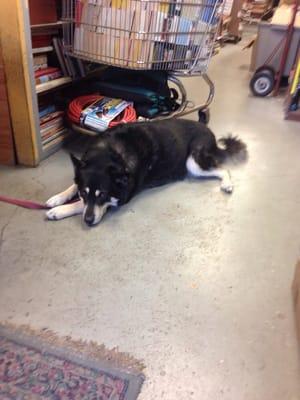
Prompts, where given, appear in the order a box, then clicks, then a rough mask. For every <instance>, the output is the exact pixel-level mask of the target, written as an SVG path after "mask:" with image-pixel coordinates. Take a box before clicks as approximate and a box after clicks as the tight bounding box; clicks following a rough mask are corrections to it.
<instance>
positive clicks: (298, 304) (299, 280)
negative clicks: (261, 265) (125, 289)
mask: <svg viewBox="0 0 300 400" xmlns="http://www.w3.org/2000/svg"><path fill="white" fill-rule="evenodd" d="M292 297H293V304H294V312H295V321H296V328H297V334H298V339H299V340H300V260H298V262H297V264H296V268H295V275H294V280H293V284H292Z"/></svg>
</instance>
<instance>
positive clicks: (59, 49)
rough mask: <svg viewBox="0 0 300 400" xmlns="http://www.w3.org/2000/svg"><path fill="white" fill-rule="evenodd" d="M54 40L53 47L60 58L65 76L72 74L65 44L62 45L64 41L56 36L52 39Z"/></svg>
mask: <svg viewBox="0 0 300 400" xmlns="http://www.w3.org/2000/svg"><path fill="white" fill-rule="evenodd" d="M52 41H53V47H54V50H55V54H56V57H57V59H58V62H59V65H60V69H61V70H62V73H63V75H64V76H68V75H70V70H69V69H68V66H67V63H66V57H65V54H64V50H63V46H62V41H61V39H60V38H58V37H54V38H53V39H52Z"/></svg>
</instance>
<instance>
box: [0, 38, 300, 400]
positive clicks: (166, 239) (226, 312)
mask: <svg viewBox="0 0 300 400" xmlns="http://www.w3.org/2000/svg"><path fill="white" fill-rule="evenodd" d="M248 64H249V53H248V52H247V51H242V44H239V45H237V46H234V45H227V46H226V48H224V49H223V50H222V52H221V54H220V55H219V56H217V57H215V58H214V60H213V62H212V64H211V67H210V74H211V77H212V78H213V80H214V81H215V83H216V97H215V101H214V103H213V105H212V107H211V113H212V121H211V127H212V128H213V130H214V131H215V132H216V133H217V135H223V134H226V133H228V132H232V133H234V134H239V135H240V136H241V137H242V138H243V139H244V140H245V141H246V142H247V144H248V146H249V152H250V160H249V162H248V163H247V164H246V165H245V166H242V167H238V168H235V169H234V170H233V171H232V175H233V179H234V181H235V192H234V193H233V195H232V196H226V195H224V194H222V193H221V192H220V191H219V184H218V182H215V181H204V182H199V183H198V182H196V181H185V182H180V183H175V184H173V185H169V186H166V187H163V188H159V189H154V190H151V191H148V192H147V193H144V194H142V195H140V196H138V197H137V198H136V199H134V200H133V201H132V202H131V203H130V204H129V205H128V206H126V207H124V208H122V209H121V210H119V211H118V212H114V213H112V214H110V215H108V216H107V218H105V221H104V222H103V223H102V224H101V225H100V226H98V227H97V228H95V229H90V230H89V229H86V228H84V227H83V226H82V223H81V220H80V217H75V218H71V219H68V220H64V221H61V222H46V221H44V220H43V214H42V213H40V212H37V211H36V212H34V211H28V210H24V209H20V208H14V207H12V206H9V205H3V204H1V206H0V218H1V226H2V238H1V253H0V257H1V269H0V304H1V308H0V321H10V322H13V323H16V324H23V323H26V324H30V325H31V326H33V327H35V328H42V327H48V328H50V329H52V330H54V331H56V332H58V333H59V334H61V335H71V336H73V337H74V338H83V339H86V340H96V341H97V342H99V343H104V344H105V345H106V346H107V347H114V346H118V347H119V349H120V350H121V351H125V352H129V353H131V354H132V355H133V356H135V357H136V358H138V359H142V360H144V362H145V364H146V367H147V368H146V371H145V372H146V376H147V380H146V382H145V384H144V387H143V390H142V393H141V395H140V399H141V400H150V399H151V400H154V399H155V400H156V399H165V400H175V399H176V400H177V399H197V400H198V399H201V400H211V399H214V400H216V399H228V400H233V399H241V400H256V399H257V400H262V399H264V400H267V399H272V400H283V399H288V400H296V399H299V398H300V397H299V393H300V390H299V389H300V381H299V365H298V354H297V352H298V348H297V343H296V338H295V332H294V324H293V315H292V305H291V295H290V284H291V280H292V276H293V269H294V265H295V262H296V259H297V257H298V256H299V221H300V208H299V199H300V185H299V173H300V164H299V148H300V130H299V124H298V125H297V123H293V122H286V121H284V120H283V112H282V109H283V105H282V98H276V99H274V98H268V99H257V98H252V97H251V96H250V95H249V91H248V82H249V76H250V75H249V72H248V70H247V68H248ZM187 87H189V92H190V93H191V95H192V97H193V98H194V99H195V100H197V99H198V100H199V99H200V97H201V90H200V85H199V84H198V80H196V79H190V80H189V81H188V82H187ZM71 178H72V168H71V164H70V162H69V160H68V157H67V156H66V155H65V154H64V153H63V152H59V153H57V154H56V155H55V156H53V157H51V158H50V159H48V160H47V161H46V162H44V163H42V164H41V166H40V167H39V168H37V169H23V168H18V169H7V168H2V169H1V175H0V185H1V192H2V193H5V194H7V195H13V196H20V197H22V198H24V197H25V198H30V199H35V200H40V201H41V200H45V199H47V198H48V197H49V196H50V195H53V194H54V193H56V192H58V191H60V190H61V189H64V188H65V186H66V185H68V184H69V183H70V180H71Z"/></svg>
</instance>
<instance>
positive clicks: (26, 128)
mask: <svg viewBox="0 0 300 400" xmlns="http://www.w3.org/2000/svg"><path fill="white" fill-rule="evenodd" d="M40 1H41V2H43V0H40ZM29 11H30V10H29V8H28V2H27V0H10V1H9V2H3V5H2V8H1V13H0V36H1V41H2V46H3V49H4V51H3V59H4V65H5V69H6V71H5V72H6V74H7V92H8V99H9V105H10V112H11V120H12V130H13V134H14V142H15V149H16V155H17V159H18V163H19V164H22V165H26V166H36V165H38V164H39V163H40V162H41V161H42V160H43V159H45V158H46V157H48V156H49V155H51V154H52V153H54V152H55V151H57V150H58V149H59V148H60V147H61V146H62V143H63V141H64V139H65V138H66V136H67V135H68V133H69V132H70V131H69V129H68V128H67V127H66V129H65V130H64V131H62V135H61V136H57V137H54V138H53V140H51V141H50V142H48V143H47V144H46V145H45V144H43V140H42V135H41V132H40V119H39V102H40V100H42V99H43V98H44V97H43V96H47V93H48V92H52V91H57V90H60V89H63V88H64V87H66V86H68V85H70V84H72V82H73V81H72V78H71V77H70V76H63V77H61V78H58V79H55V80H52V81H49V82H45V83H42V84H39V85H36V84H35V76H34V64H33V55H37V54H43V53H50V52H54V51H55V48H54V45H52V44H51V45H50V44H48V45H47V44H45V45H43V44H42V42H41V45H40V47H38V48H32V38H35V37H36V35H41V36H42V35H48V34H50V35H51V36H52V35H53V33H54V35H55V36H57V37H61V35H62V29H61V28H62V27H63V26H64V24H65V23H69V22H64V21H57V22H53V23H45V24H35V25H33V24H30V12H29ZM56 32H57V33H56ZM32 35H34V36H32ZM48 59H49V58H48ZM54 66H55V65H54ZM57 66H58V65H57Z"/></svg>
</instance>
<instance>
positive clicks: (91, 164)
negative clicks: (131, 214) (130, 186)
mask: <svg viewBox="0 0 300 400" xmlns="http://www.w3.org/2000/svg"><path fill="white" fill-rule="evenodd" d="M71 160H72V163H73V166H74V171H75V183H76V184H77V187H78V193H79V196H80V197H81V198H82V199H83V201H84V204H85V207H84V211H83V219H84V221H85V223H86V224H87V225H88V226H92V225H96V224H97V223H99V222H100V220H101V218H102V216H103V209H105V208H106V207H107V206H108V205H117V203H118V199H117V198H115V193H116V185H126V182H127V176H126V173H125V171H124V168H123V167H122V166H121V165H119V163H117V162H115V161H113V160H111V158H109V159H107V158H103V159H102V158H101V157H97V159H93V158H91V159H88V160H80V159H78V158H76V157H75V156H74V155H73V154H71Z"/></svg>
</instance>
